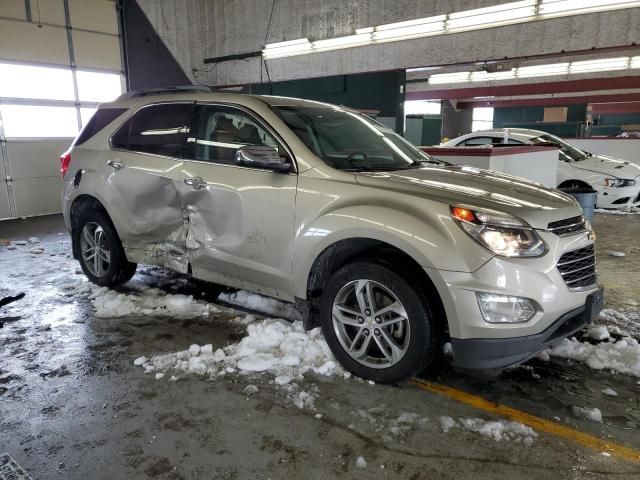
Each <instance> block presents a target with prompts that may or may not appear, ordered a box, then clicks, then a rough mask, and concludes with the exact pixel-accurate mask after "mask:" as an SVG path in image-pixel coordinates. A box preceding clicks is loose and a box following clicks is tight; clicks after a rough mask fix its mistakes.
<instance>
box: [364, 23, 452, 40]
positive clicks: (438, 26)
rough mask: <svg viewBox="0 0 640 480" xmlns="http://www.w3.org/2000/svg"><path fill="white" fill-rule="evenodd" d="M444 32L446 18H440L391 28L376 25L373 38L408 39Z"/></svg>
mask: <svg viewBox="0 0 640 480" xmlns="http://www.w3.org/2000/svg"><path fill="white" fill-rule="evenodd" d="M443 32H444V20H439V21H437V22H431V23H421V24H418V25H410V26H405V27H400V28H394V29H390V30H378V27H376V29H375V31H374V32H373V38H374V40H376V41H392V40H406V39H409V38H418V37H424V36H427V35H429V34H431V35H433V34H435V33H443Z"/></svg>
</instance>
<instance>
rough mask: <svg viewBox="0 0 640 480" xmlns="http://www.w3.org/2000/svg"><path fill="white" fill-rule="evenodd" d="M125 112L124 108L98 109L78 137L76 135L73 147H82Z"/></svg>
mask: <svg viewBox="0 0 640 480" xmlns="http://www.w3.org/2000/svg"><path fill="white" fill-rule="evenodd" d="M126 111H127V109H126V108H100V109H98V110H97V111H96V113H95V114H94V115H93V117H91V119H90V120H89V121H88V122H87V124H86V125H85V126H84V128H83V129H82V131H81V132H80V135H78V137H77V138H76V140H75V141H74V142H73V145H74V146H76V145H82V144H83V143H85V142H86V141H87V140H89V139H90V138H92V137H93V136H94V135H96V134H97V133H98V132H100V131H101V130H102V129H103V128H104V127H106V126H107V125H109V124H110V123H111V122H113V121H114V120H115V119H116V118H118V117H119V116H120V115H122V114H123V113H124V112H126Z"/></svg>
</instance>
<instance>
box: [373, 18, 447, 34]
mask: <svg viewBox="0 0 640 480" xmlns="http://www.w3.org/2000/svg"><path fill="white" fill-rule="evenodd" d="M446 19H447V16H446V15H437V16H435V17H427V18H416V19H414V20H407V21H404V22H396V23H387V24H385V25H378V26H377V27H374V29H375V30H376V31H378V32H380V31H383V30H394V29H396V28H405V27H415V26H417V25H423V24H427V23H439V22H444V21H445V20H446Z"/></svg>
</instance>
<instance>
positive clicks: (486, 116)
mask: <svg viewBox="0 0 640 480" xmlns="http://www.w3.org/2000/svg"><path fill="white" fill-rule="evenodd" d="M494 113H495V111H494V108H493V107H475V108H474V109H473V112H472V114H471V131H472V132H479V131H483V130H491V129H492V128H493V115H494Z"/></svg>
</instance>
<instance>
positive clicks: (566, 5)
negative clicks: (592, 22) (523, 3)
mask: <svg viewBox="0 0 640 480" xmlns="http://www.w3.org/2000/svg"><path fill="white" fill-rule="evenodd" d="M637 6H640V1H629V0H606V1H603V0H541V1H540V6H539V7H538V15H540V16H541V17H554V16H556V17H558V16H565V15H577V14H581V13H593V12H601V11H609V10H619V9H622V8H633V7H637Z"/></svg>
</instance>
